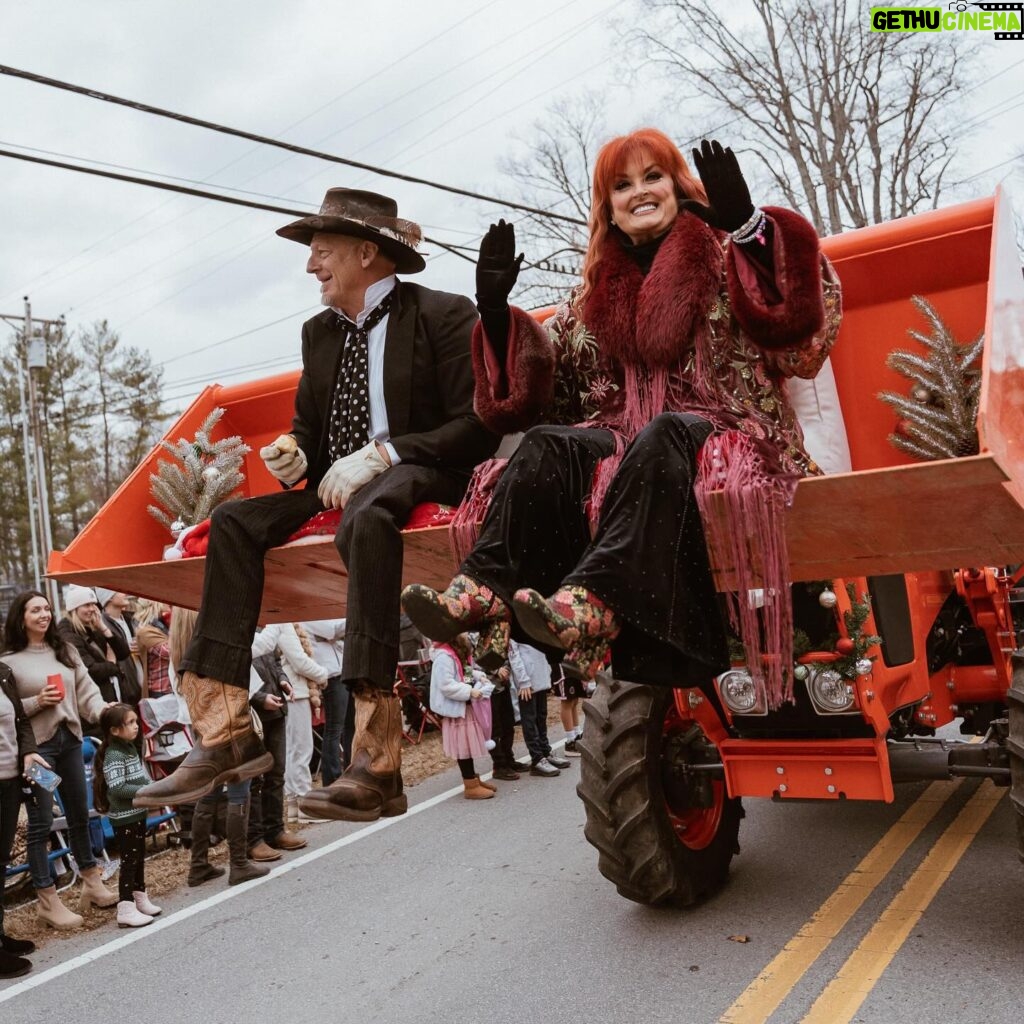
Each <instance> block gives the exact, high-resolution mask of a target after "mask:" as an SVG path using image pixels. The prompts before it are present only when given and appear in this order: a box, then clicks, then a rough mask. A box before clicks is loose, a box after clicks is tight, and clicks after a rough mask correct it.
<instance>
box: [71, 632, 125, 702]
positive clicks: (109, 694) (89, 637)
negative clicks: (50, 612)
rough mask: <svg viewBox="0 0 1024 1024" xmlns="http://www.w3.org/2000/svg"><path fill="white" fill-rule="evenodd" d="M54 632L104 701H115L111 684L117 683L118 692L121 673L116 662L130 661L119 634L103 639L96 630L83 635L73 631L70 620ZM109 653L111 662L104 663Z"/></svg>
mask: <svg viewBox="0 0 1024 1024" xmlns="http://www.w3.org/2000/svg"><path fill="white" fill-rule="evenodd" d="M57 632H58V633H60V635H61V638H62V639H64V640H66V641H67V642H68V643H69V644H71V646H72V647H74V649H75V650H76V651H78V653H79V655H80V656H81V659H82V661H83V662H84V663H85V667H86V668H87V669H88V670H89V675H90V676H91V677H92V681H93V682H94V683H95V684H96V685H97V686H98V687H99V688H100V693H101V694H103V699H104V700H105V701H106V702H107V703H108V704H109V703H111V702H113V701H116V700H118V699H119V696H118V692H117V690H115V689H114V682H115V681H117V683H118V688H120V680H121V669H120V667H119V666H118V664H117V662H118V661H120V660H122V659H123V658H130V657H131V650H130V649H129V647H128V641H127V640H125V638H124V636H123V635H122V633H121V631H120V630H119V629H114V630H111V633H110V636H104V635H103V634H102V633H100V632H99V631H98V630H95V629H87V630H86V631H85V634H84V635H83V634H82V633H79V632H78V630H77V629H75V627H74V625H73V624H72V622H71V620H70V619H68V618H64V619H61V620H60V622H59V623H58V624H57ZM108 650H110V651H113V652H114V659H115V660H114V661H109V660H108V659H107V651H108Z"/></svg>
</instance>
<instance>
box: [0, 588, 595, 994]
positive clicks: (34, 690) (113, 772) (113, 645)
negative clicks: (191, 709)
mask: <svg viewBox="0 0 1024 1024" xmlns="http://www.w3.org/2000/svg"><path fill="white" fill-rule="evenodd" d="M64 604H65V609H66V615H65V617H64V618H62V619H60V621H59V622H58V621H56V620H55V618H54V615H53V613H52V611H51V609H50V605H49V601H48V599H47V598H46V596H45V595H44V594H42V593H39V592H37V591H26V592H25V593H23V594H20V595H18V597H17V598H16V599H15V600H14V602H13V603H12V605H11V608H10V612H9V614H8V616H7V620H6V623H5V626H4V637H3V651H2V654H0V870H2V871H4V872H6V869H7V867H8V859H9V857H10V854H11V847H12V843H13V840H14V836H15V828H16V824H17V821H18V817H19V813H20V807H21V804H22V803H24V804H25V805H26V810H27V815H28V829H27V861H28V865H29V873H30V877H31V882H32V885H33V887H34V889H35V894H36V897H37V915H38V917H39V919H40V921H42V922H44V923H45V924H46V925H48V926H49V927H51V928H54V929H57V930H69V929H74V928H78V927H81V926H82V924H83V923H84V920H83V918H82V916H81V915H80V914H78V913H75V912H74V911H73V910H72V909H70V907H68V906H66V905H65V903H64V901H63V900H62V899H61V896H60V895H59V893H58V891H57V889H56V885H55V878H54V876H53V873H52V872H53V869H52V867H51V859H50V856H49V854H50V834H51V831H52V827H53V821H54V814H55V811H56V812H57V813H59V814H62V815H63V817H64V818H65V819H66V822H67V837H68V844H69V846H70V849H71V854H72V856H73V858H74V862H75V865H76V866H77V871H78V875H79V876H80V880H81V893H80V896H79V909H80V910H84V909H88V908H89V907H90V906H93V907H99V908H104V907H111V908H113V907H115V906H116V908H117V910H116V917H115V919H116V921H117V923H118V924H119V925H120V926H122V927H142V926H144V925H147V924H149V923H151V922H152V920H153V918H154V917H155V916H156V915H157V914H159V913H160V908H159V907H157V906H156V905H155V904H154V903H153V902H152V901H151V900H150V898H149V896H148V895H147V893H146V885H145V871H144V864H143V860H144V848H145V836H146V833H147V819H146V813H145V812H144V811H139V810H135V809H133V807H132V797H133V795H134V793H135V791H136V790H137V789H139V788H141V787H142V786H144V785H146V784H147V783H148V782H149V781H150V779H151V778H153V777H159V776H162V775H165V774H168V773H170V772H171V771H173V770H174V768H175V766H176V765H177V764H178V763H180V761H181V759H182V758H183V757H184V755H185V753H187V751H188V749H189V748H190V745H191V742H192V738H191V733H190V726H191V722H190V720H189V716H188V710H187V707H186V705H185V701H184V700H182V699H181V698H180V697H179V696H178V690H177V673H176V670H175V665H176V663H177V662H178V661H179V659H180V658H181V656H182V654H183V652H184V650H185V648H186V646H187V644H188V641H189V639H190V637H191V634H192V630H193V628H194V624H195V613H194V612H190V611H187V610H185V609H180V608H171V607H170V606H168V605H166V604H162V603H159V602H151V601H147V600H143V599H135V598H131V597H129V596H127V595H125V594H121V593H117V592H114V591H110V590H102V589H97V590H95V591H94V590H92V589H90V588H87V587H80V586H76V585H72V586H70V587H68V588H67V591H66V593H65V599H64ZM403 625H404V626H405V627H406V629H405V631H404V632H403V650H404V651H405V652H406V656H409V655H412V657H413V660H412V661H406V662H403V664H404V665H406V666H407V667H409V666H411V667H412V668H413V669H414V671H413V679H414V681H415V680H416V679H417V677H418V678H419V679H420V680H421V683H420V685H421V687H422V693H423V697H424V700H425V701H426V702H429V706H430V709H431V710H432V712H433V713H434V716H435V720H439V721H440V722H441V724H442V743H443V747H444V749H445V751H446V752H447V753H448V754H449V755H450V756H452V757H453V758H454V759H455V760H456V761H457V762H458V764H459V768H460V770H461V773H462V777H463V781H464V790H465V796H466V797H467V798H469V799H491V798H493V797H494V796H495V794H496V792H497V788H498V787H497V786H496V785H495V784H494V783H493V782H488V781H481V778H480V773H481V771H484V772H486V768H487V767H488V766H487V764H486V758H487V757H488V756H489V757H490V761H491V764H490V767H491V769H492V771H493V777H494V778H495V779H497V780H501V781H515V780H517V779H519V778H520V777H521V773H529V774H531V775H534V776H538V777H541V778H554V777H557V776H558V775H560V774H561V772H562V771H563V770H565V769H566V768H568V767H569V766H570V764H571V762H570V761H569V760H568V758H565V757H561V756H559V755H557V754H555V753H554V752H553V751H552V748H551V744H550V742H549V740H548V736H547V719H548V714H547V700H548V694H549V693H550V692H551V691H552V665H551V663H549V661H548V659H547V658H546V657H545V655H544V654H543V653H541V652H540V651H538V650H536V649H534V648H531V647H528V646H526V645H520V644H515V643H513V644H512V645H511V648H510V652H509V659H508V661H507V663H506V664H505V665H503V666H501V667H500V668H499V669H498V670H497V671H496V672H493V673H491V674H490V675H487V674H485V673H484V672H483V671H482V670H480V669H479V668H477V667H476V666H475V665H474V664H473V663H472V661H471V659H470V654H469V652H470V649H471V645H470V643H469V641H468V638H466V637H458V638H456V640H455V641H453V642H452V643H451V644H436V645H430V644H429V642H428V641H425V640H424V639H423V637H422V636H421V635H419V634H418V633H416V632H415V630H414V629H412V630H410V628H409V623H408V621H407V620H406V621H404V622H403ZM344 636H345V620H344V619H330V620H320V621H315V622H305V623H298V622H296V623H283V624H272V625H268V626H265V627H263V628H262V629H261V630H259V631H258V632H257V634H256V635H255V636H254V637H253V645H252V655H253V662H252V672H251V678H250V687H249V693H250V705H251V707H252V709H253V714H254V716H255V718H256V720H257V721H258V722H259V727H260V731H261V732H262V735H263V742H264V745H265V746H266V749H267V750H268V751H269V752H270V753H271V755H272V757H273V767H272V768H270V769H269V770H268V771H267V772H265V773H264V774H263V775H261V776H259V777H257V778H255V779H253V780H251V781H247V782H243V783H236V784H234V785H230V786H225V787H222V789H221V790H220V791H214V792H213V793H211V794H209V795H208V796H206V797H203V798H202V799H200V800H198V801H197V802H196V803H195V804H192V805H186V806H179V807H177V808H174V809H173V810H174V811H176V812H177V816H178V819H179V824H180V828H181V832H180V833H179V835H180V836H181V837H182V839H183V840H184V841H185V843H186V844H187V845H188V846H189V848H190V868H189V874H188V884H189V885H190V886H199V885H203V884H204V883H206V882H209V881H211V880H213V879H216V878H219V877H221V876H223V875H224V874H225V870H224V869H223V868H221V867H219V866H217V865H215V864H212V863H211V862H210V859H209V851H210V848H211V846H214V845H216V844H217V843H218V842H219V841H221V840H222V839H223V840H226V842H227V845H228V850H229V868H228V872H229V876H228V883H229V884H232V885H233V884H238V883H239V882H243V881H248V880H249V879H251V878H256V877H259V876H261V875H264V874H266V873H267V871H268V870H269V869H268V868H267V867H266V866H265V862H269V861H275V860H278V859H280V858H281V857H282V855H283V854H286V853H288V852H291V851H295V850H299V849H302V848H303V847H305V846H306V840H305V839H303V838H302V837H301V835H299V834H298V833H297V832H296V831H295V830H294V828H289V826H291V825H293V824H294V823H296V822H303V823H306V824H312V823H315V822H316V821H317V820H318V819H315V818H311V817H309V816H308V815H305V814H303V813H302V812H300V811H299V808H298V800H299V798H300V797H302V796H303V795H304V794H305V793H306V792H308V791H309V789H310V788H311V787H312V785H313V774H314V768H315V767H316V766H319V771H320V773H321V777H322V781H323V784H324V785H329V784H330V783H331V782H332V781H334V780H335V779H337V778H338V777H339V776H340V775H341V773H342V772H343V771H344V769H345V766H346V764H347V763H348V759H349V756H350V752H351V742H352V735H353V731H354V722H353V715H352V703H351V702H350V700H349V693H348V689H347V687H346V686H345V685H344V683H343V682H342V663H343V657H344ZM424 645H426V646H424ZM556 685H558V686H560V687H564V685H565V684H564V682H563V681H562V680H560V679H559V680H558V683H557V684H556ZM428 686H429V689H428ZM560 695H561V696H563V697H565V694H564V693H561V694H560ZM578 696H579V694H574V695H573V694H571V695H570V696H569V698H568V699H564V700H563V714H562V720H563V724H566V734H567V748H568V749H569V750H570V753H571V752H573V751H574V748H575V740H576V738H577V732H578V714H577V717H575V718H574V717H573V715H574V708H575V705H576V704H577V703H578V700H576V697H578ZM421 707H422V705H421ZM517 722H518V723H520V724H521V727H522V734H523V739H524V741H525V744H526V747H527V749H528V750H529V758H528V759H523V760H517V759H516V757H515V754H514V730H515V725H516V723H517ZM90 740H91V741H92V742H94V743H98V744H99V749H98V751H97V752H96V756H95V759H94V761H93V762H92V764H91V766H90V765H89V756H88V755H89V750H90V748H89V747H88V743H89V742H90ZM40 768H41V769H45V770H47V771H50V772H53V773H55V775H56V776H57V777H58V778H56V779H47V778H46V777H45V775H44V776H43V777H40V778H39V779H30V778H29V777H28V776H29V774H31V772H30V769H31V770H33V771H34V770H36V769H40ZM55 798H56V799H57V800H59V803H56V802H55ZM97 814H102V815H104V816H106V817H107V819H108V820H109V821H110V823H111V826H112V831H113V834H114V840H113V842H112V843H110V848H111V852H112V853H114V854H115V855H116V856H117V857H118V863H119V878H118V892H114V891H113V890H112V889H109V888H108V887H107V885H106V884H104V881H103V878H102V875H101V869H100V865H99V863H98V861H97V856H96V850H95V847H94V841H93V839H92V837H91V834H90V821H91V820H93V819H95V817H96V815H97ZM33 948H34V946H33V944H32V943H31V942H29V941H27V940H18V939H15V938H12V937H10V936H7V935H6V934H5V933H4V930H3V910H2V904H0V978H10V977H17V976H19V975H21V974H24V973H26V972H27V971H28V970H30V969H31V962H30V960H29V959H28V958H27V954H29V953H31V952H32V950H33Z"/></svg>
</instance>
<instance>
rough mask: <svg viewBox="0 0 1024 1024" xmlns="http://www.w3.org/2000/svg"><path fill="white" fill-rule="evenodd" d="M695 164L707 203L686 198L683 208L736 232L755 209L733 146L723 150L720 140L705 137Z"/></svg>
mask: <svg viewBox="0 0 1024 1024" xmlns="http://www.w3.org/2000/svg"><path fill="white" fill-rule="evenodd" d="M691 152H692V153H693V164H694V166H695V167H696V168H697V173H698V174H699V175H700V180H701V184H703V186H704V191H705V192H706V193H707V197H708V205H707V206H705V205H704V204H703V203H701V202H698V201H697V200H696V199H684V200H683V201H682V202H680V204H679V209H680V210H687V211H689V212H690V213H692V214H694V215H695V216H697V217H700V219H701V220H702V221H705V222H706V223H708V224H710V225H711V226H712V227H713V228H718V229H719V230H720V231H735V230H736V229H737V228H740V227H742V226H743V225H744V224H745V223H746V222H747V221H748V220H749V219H750V216H751V214H752V213H753V212H754V204H753V203H752V202H751V201H750V189H748V188H747V183H746V181H745V180H744V178H743V172H742V171H741V170H740V165H739V161H738V160H737V159H736V154H735V153H733V151H732V150H731V149H723V148H722V145H721V143H720V142H717V141H715V140H714V139H712V140H711V141H710V142H708V140H707V139H704V140H703V141H702V142H701V144H700V149H694V150H692V151H691Z"/></svg>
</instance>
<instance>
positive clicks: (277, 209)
mask: <svg viewBox="0 0 1024 1024" xmlns="http://www.w3.org/2000/svg"><path fill="white" fill-rule="evenodd" d="M0 157H8V158H9V159H12V160H24V161H26V162H28V163H33V164H43V165H44V166H46V167H59V168H60V169H61V170H65V171H78V172H79V173H80V174H92V175H95V176H96V177H99V178H111V179H113V180H114V181H126V182H128V183H129V184H132V185H146V186H148V187H149V188H159V189H163V190H164V191H167V192H180V193H181V194H182V195H187V196H196V197H198V198H199V199H212V200H214V201H215V202H218V203H230V204H231V205H232V206H245V207H247V208H248V209H250V210H266V211H268V212H270V213H283V214H286V215H287V216H289V217H308V216H309V215H310V211H309V210H296V209H292V208H291V207H287V206H274V205H272V204H270V203H256V202H253V201H252V200H251V199H239V198H237V197H236V196H224V195H220V194H219V193H217V192H207V191H205V190H204V189H199V188H189V187H188V186H187V185H174V184H172V183H171V182H169V181H158V180H154V179H152V178H139V177H136V176H135V175H131V174H118V173H116V172H114V171H102V170H100V169H98V168H96V167H83V166H81V165H80V164H69V163H66V162H65V161H63V160H49V159H47V158H45V157H41V156H29V155H28V154H27V153H15V152H12V151H11V150H9V149H0ZM520 209H522V207H520ZM563 219H568V218H563ZM423 240H424V241H425V242H429V243H430V244H431V245H438V246H440V247H441V248H442V249H446V250H448V251H449V252H451V253H453V254H454V255H456V256H459V257H460V258H462V259H464V260H466V261H467V262H469V263H475V262H476V260H472V259H470V258H469V257H468V256H464V255H463V254H462V253H460V252H459V251H458V250H457V249H456V248H454V247H453V246H451V245H449V244H448V243H446V242H442V241H440V240H439V239H437V238H428V237H427V236H426V235H424V236H423Z"/></svg>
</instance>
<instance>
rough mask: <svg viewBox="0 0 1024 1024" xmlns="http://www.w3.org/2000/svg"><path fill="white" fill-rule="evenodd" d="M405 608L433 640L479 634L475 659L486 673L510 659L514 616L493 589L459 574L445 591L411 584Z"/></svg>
mask: <svg viewBox="0 0 1024 1024" xmlns="http://www.w3.org/2000/svg"><path fill="white" fill-rule="evenodd" d="M402 607H403V608H404V609H405V612H406V614H407V615H408V616H409V618H410V619H412V621H413V624H414V625H415V626H416V628H417V629H418V630H419V631H420V632H421V633H422V634H423V635H424V636H428V637H430V639H431V640H437V641H439V642H442V643H445V642H447V641H449V640H452V639H454V638H455V637H456V636H458V635H459V634H460V633H466V632H470V631H476V632H478V633H479V639H478V640H477V642H476V644H475V645H474V647H473V660H474V661H475V662H476V664H477V665H479V666H480V667H481V668H482V669H484V670H485V671H487V672H493V671H495V670H496V669H499V668H501V666H502V665H503V664H504V663H505V661H506V660H507V658H508V641H509V634H510V632H511V628H512V614H511V612H510V611H509V607H508V605H507V604H506V603H505V602H504V601H503V600H502V599H501V598H500V597H498V595H497V594H495V593H494V591H493V590H491V588H490V587H488V586H485V585H484V584H483V583H477V581H476V580H474V579H471V578H470V577H469V576H463V575H462V574H460V575H458V576H456V577H455V579H453V580H452V581H451V583H450V584H449V585H448V589H447V590H444V591H438V590H433V589H431V588H430V587H427V586H424V585H423V584H422V583H412V584H410V585H409V586H408V587H406V588H405V590H403V591H402Z"/></svg>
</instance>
